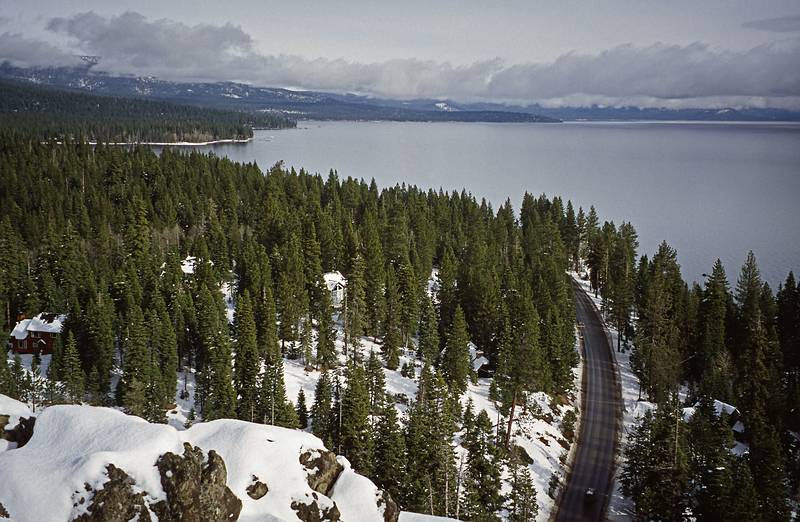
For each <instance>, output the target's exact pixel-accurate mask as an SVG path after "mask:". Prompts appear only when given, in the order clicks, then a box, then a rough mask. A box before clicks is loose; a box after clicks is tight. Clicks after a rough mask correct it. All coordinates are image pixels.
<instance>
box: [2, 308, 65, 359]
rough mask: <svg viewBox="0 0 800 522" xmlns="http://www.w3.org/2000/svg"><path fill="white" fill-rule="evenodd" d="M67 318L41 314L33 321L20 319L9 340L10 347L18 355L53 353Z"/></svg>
mask: <svg viewBox="0 0 800 522" xmlns="http://www.w3.org/2000/svg"><path fill="white" fill-rule="evenodd" d="M65 318H66V316H65V315H63V314H51V313H41V314H39V315H37V316H35V317H33V318H31V319H25V318H24V317H23V318H22V319H20V321H19V322H17V324H16V325H15V326H14V329H13V330H12V331H11V335H10V336H9V338H8V344H9V347H10V348H11V350H12V351H13V352H16V353H28V354H33V353H38V354H39V355H49V354H52V353H53V347H54V346H55V343H56V340H57V339H58V336H59V335H60V334H61V327H62V325H63V323H64V319H65Z"/></svg>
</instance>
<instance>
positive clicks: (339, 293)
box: [323, 271, 347, 308]
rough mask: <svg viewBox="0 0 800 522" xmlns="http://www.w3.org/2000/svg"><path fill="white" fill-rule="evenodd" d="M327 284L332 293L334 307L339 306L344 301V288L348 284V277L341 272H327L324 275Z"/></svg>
mask: <svg viewBox="0 0 800 522" xmlns="http://www.w3.org/2000/svg"><path fill="white" fill-rule="evenodd" d="M323 277H324V278H325V286H327V287H328V291H329V292H330V293H331V303H332V304H333V307H334V308H339V307H340V306H342V303H343V302H344V289H345V287H346V286H347V279H345V278H344V276H343V275H342V273H341V272H338V271H337V272H327V273H326V274H325V275H324V276H323Z"/></svg>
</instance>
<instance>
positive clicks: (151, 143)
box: [42, 136, 255, 147]
mask: <svg viewBox="0 0 800 522" xmlns="http://www.w3.org/2000/svg"><path fill="white" fill-rule="evenodd" d="M254 138H255V136H252V137H250V138H244V139H238V138H227V139H222V140H211V141H114V142H105V141H87V142H86V144H87V145H100V144H102V145H147V146H148V147H202V146H205V145H218V144H222V143H249V142H251V141H253V139H254ZM42 143H50V142H46V141H45V142H42ZM55 143H56V144H57V145H63V144H64V142H63V141H56V142H55Z"/></svg>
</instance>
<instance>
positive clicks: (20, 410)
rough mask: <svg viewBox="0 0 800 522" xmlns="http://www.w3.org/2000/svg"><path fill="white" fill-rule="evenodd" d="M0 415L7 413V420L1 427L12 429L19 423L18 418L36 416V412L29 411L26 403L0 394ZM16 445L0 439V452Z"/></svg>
mask: <svg viewBox="0 0 800 522" xmlns="http://www.w3.org/2000/svg"><path fill="white" fill-rule="evenodd" d="M0 415H8V422H7V423H6V425H5V426H4V427H3V429H5V430H10V429H14V428H15V427H16V426H17V424H19V419H20V418H29V417H35V416H36V414H35V413H33V412H31V410H30V409H29V408H28V406H27V405H26V404H23V403H21V402H19V401H17V400H14V399H12V398H11V397H7V396H5V395H0ZM16 447H17V443H16V442H9V441H7V440H5V439H0V453H3V452H4V451H7V450H12V449H15V448H16Z"/></svg>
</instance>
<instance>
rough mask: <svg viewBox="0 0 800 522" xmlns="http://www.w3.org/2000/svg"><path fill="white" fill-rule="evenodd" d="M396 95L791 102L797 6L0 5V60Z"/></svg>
mask: <svg viewBox="0 0 800 522" xmlns="http://www.w3.org/2000/svg"><path fill="white" fill-rule="evenodd" d="M76 54H93V55H100V56H101V57H102V59H101V62H100V65H99V66H98V69H100V70H105V71H109V72H112V73H125V74H137V75H154V76H158V77H160V78H163V79H172V80H236V81H244V82H248V83H252V84H256V85H271V86H272V85H274V86H284V87H293V88H306V89H319V90H332V91H337V92H358V93H365V94H371V95H377V96H388V97H396V98H416V97H435V98H452V99H456V100H464V101H471V100H487V101H501V102H522V103H532V102H538V103H544V104H549V105H559V104H575V105H578V104H586V103H602V104H615V105H619V104H626V105H627V104H632V105H640V106H674V107H687V106H729V105H732V106H774V107H788V108H795V109H798V108H800V2H798V1H797V0H760V1H758V2H753V1H752V0H702V1H697V0H692V1H685V0H670V1H661V0H658V1H656V0H606V1H604V2H599V1H581V2H578V1H570V0H558V1H556V0H553V1H534V0H527V1H511V0H509V1H505V0H494V1H486V2H477V1H472V0H457V1H455V0H454V1H450V0H438V1H427V2H417V1H405V2H392V3H389V2H378V1H374V0H372V1H346V2H345V1H339V2H308V1H305V0H294V1H292V2H285V1H283V2H272V1H268V0H253V1H239V2H236V1H229V2H219V1H215V2H204V1H197V0H195V1H176V0H172V1H171V2H164V1H163V0H162V1H150V0H137V1H135V2H109V1H70V2H63V1H49V0H45V1H36V2H25V1H22V2H21V1H19V0H0V60H10V61H11V62H12V63H15V64H19V65H57V64H64V63H69V62H70V61H73V60H74V59H75V58H74V56H75V55H76Z"/></svg>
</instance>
